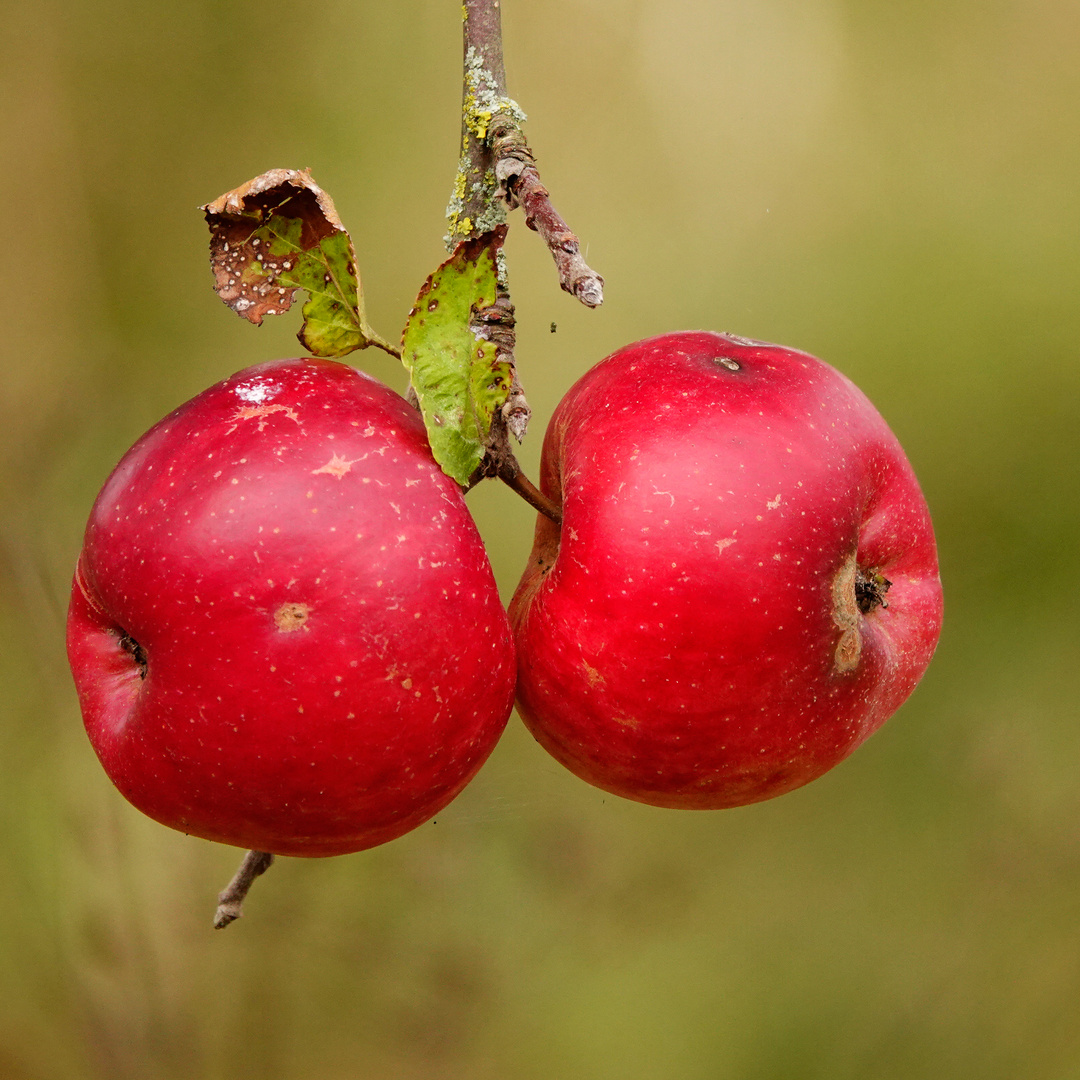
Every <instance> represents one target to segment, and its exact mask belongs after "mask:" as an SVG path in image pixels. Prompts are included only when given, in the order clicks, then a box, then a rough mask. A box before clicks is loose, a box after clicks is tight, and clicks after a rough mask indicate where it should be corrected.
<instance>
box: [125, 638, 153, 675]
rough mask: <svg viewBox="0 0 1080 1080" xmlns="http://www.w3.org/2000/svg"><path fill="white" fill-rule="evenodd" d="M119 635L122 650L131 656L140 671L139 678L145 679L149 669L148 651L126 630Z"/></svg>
mask: <svg viewBox="0 0 1080 1080" xmlns="http://www.w3.org/2000/svg"><path fill="white" fill-rule="evenodd" d="M119 634H120V648H121V649H123V650H124V652H126V653H130V654H131V658H132V660H134V661H135V664H136V666H137V667H138V669H139V678H140V679H145V678H146V669H147V659H146V650H145V649H144V648H143V647H142V646H141V645H140V644H139V643H138V642H137V641H136V640H135V639H134V638H133V637H132V636H131V635H130V634H129V633H128V632H127V631H126V630H120V631H119Z"/></svg>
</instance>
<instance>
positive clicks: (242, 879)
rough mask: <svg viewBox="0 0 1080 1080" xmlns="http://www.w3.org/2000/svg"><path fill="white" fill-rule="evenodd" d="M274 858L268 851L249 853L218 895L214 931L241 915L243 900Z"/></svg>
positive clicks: (223, 927) (221, 928) (222, 928)
mask: <svg viewBox="0 0 1080 1080" xmlns="http://www.w3.org/2000/svg"><path fill="white" fill-rule="evenodd" d="M273 861H274V856H273V855H271V854H270V852H268V851H249V852H248V853H247V854H246V855H245V856H244V861H243V862H242V863H241V864H240V869H239V870H237V871H236V874H235V875H234V876H233V879H232V881H230V882H229V884H228V885H226V886H225V888H224V890H223V891H222V892H221V893H220V894H219V895H218V906H217V911H216V912H215V913H214V929H215V930H224V929H225V927H226V926H228V925H229V923H231V922H235V921H236V920H237V919H239V918H240V916H241V915H243V911H242V910H241V909H242V908H243V906H244V898H245V897H246V896H247V894H248V890H249V889H250V888H251V886H252V885H253V884H254V883H255V879H256V878H257V877H258V876H259V875H260V874H265V873H266V871H267V870H269V869H270V864H271V863H272V862H273Z"/></svg>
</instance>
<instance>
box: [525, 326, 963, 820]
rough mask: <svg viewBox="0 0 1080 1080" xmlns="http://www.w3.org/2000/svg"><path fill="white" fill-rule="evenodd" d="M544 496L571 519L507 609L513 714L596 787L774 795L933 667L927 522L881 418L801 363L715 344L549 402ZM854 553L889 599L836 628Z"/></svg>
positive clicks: (669, 349)
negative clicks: (881, 579)
mask: <svg viewBox="0 0 1080 1080" xmlns="http://www.w3.org/2000/svg"><path fill="white" fill-rule="evenodd" d="M541 479H542V484H543V486H544V489H545V490H546V491H547V493H548V494H550V495H553V496H555V497H561V499H562V501H563V512H564V520H563V524H562V528H561V531H560V530H559V529H558V528H557V527H556V526H554V525H552V524H550V523H549V522H547V521H546V519H541V520H540V521H539V523H538V526H537V538H536V546H535V549H534V552H533V556H532V558H531V559H530V563H529V566H528V568H527V569H526V571H525V574H524V576H523V578H522V582H521V584H520V586H519V588H518V592H517V594H516V596H515V598H514V602H513V603H512V605H511V620H512V622H513V623H514V624H515V627H516V640H517V646H518V657H519V674H518V704H519V710H520V712H521V714H522V716H523V717H524V719H525V721H526V723H527V724H528V725H529V727H530V729H531V730H532V732H533V733H534V735H535V736H536V738H537V739H538V740H539V741H540V742H541V743H542V744H543V745H544V746H545V747H546V748H547V749H548V750H549V751H550V752H551V753H552V754H553V755H554V756H555V757H556V758H558V759H559V760H560V761H561V762H563V763H564V764H565V765H566V766H567V767H568V768H570V769H571V770H573V771H574V772H575V773H577V774H578V775H579V776H581V777H583V778H584V779H585V780H588V781H589V782H590V783H593V784H595V785H597V786H598V787H601V788H604V789H606V790H608V791H612V792H614V793H616V794H619V795H624V796H626V797H628V798H632V799H637V800H639V801H642V802H648V803H654V804H657V805H661V806H673V807H696V808H711V807H725V806H736V805H741V804H743V803H748V802H755V801H758V800H761V799H767V798H770V797H772V796H775V795H779V794H781V793H783V792H785V791H789V790H791V789H792V788H796V787H799V786H800V785H802V784H805V783H807V782H808V781H810V780H812V779H814V778H815V777H817V776H820V775H821V774H822V773H823V772H825V771H826V770H827V769H829V768H831V767H832V766H833V765H835V764H836V763H837V762H839V761H840V760H841V759H843V758H844V757H846V756H847V755H848V754H850V753H851V751H852V750H854V749H855V747H857V746H858V745H859V744H860V743H861V742H862V741H863V740H864V739H866V738H867V737H868V736H869V735H870V734H871V733H872V732H873V731H875V730H876V729H877V728H878V727H879V726H880V725H881V724H882V723H884V721H885V720H886V719H887V718H888V717H889V716H890V715H891V714H892V713H893V712H894V711H895V710H896V709H897V708H898V707H899V705H900V704H901V703H902V702H903V701H904V699H905V698H906V697H907V696H908V695H909V694H910V693H911V691H912V690H913V688H914V687H915V684H916V683H917V682H918V680H919V678H920V677H921V675H922V673H923V671H924V670H925V668H926V666H927V664H928V663H929V661H930V658H931V656H932V654H933V652H934V647H935V645H936V643H937V639H938V634H939V631H940V624H941V610H942V608H941V586H940V581H939V578H938V567H937V556H936V550H935V545H934V537H933V530H932V527H931V523H930V518H929V514H928V512H927V508H926V504H925V501H924V499H923V497H922V494H921V492H920V490H919V486H918V483H917V482H916V479H915V476H914V474H913V472H912V470H911V467H910V465H909V464H908V462H907V459H906V457H905V455H904V453H903V451H902V449H901V448H900V445H899V444H898V442H897V441H896V439H895V437H894V436H893V435H892V433H891V432H890V431H889V429H888V427H887V425H886V424H885V422H884V420H883V419H882V418H881V416H880V415H879V414H878V412H877V410H876V409H875V408H874V407H873V405H871V404H870V402H869V401H868V400H867V399H866V397H865V396H864V395H863V394H862V393H861V391H859V390H858V389H857V388H856V387H855V386H854V385H853V384H852V383H851V382H850V381H849V380H848V379H846V378H845V377H844V376H843V375H841V374H839V373H838V372H837V371H835V370H834V369H833V368H831V367H829V366H828V365H827V364H824V363H822V362H821V361H820V360H817V359H815V358H814V357H812V356H809V355H807V354H805V353H800V352H797V351H795V350H791V349H785V348H781V347H779V346H775V345H767V344H764V343H760V342H749V341H746V340H745V339H740V338H735V337H731V336H727V335H719V334H710V333H686V334H671V335H666V336H664V337H660V338H654V339H651V340H648V341H642V342H638V343H637V344H635V345H631V346H629V347H627V348H625V349H622V350H621V351H619V352H617V353H615V354H614V355H613V356H610V357H608V358H607V359H606V360H604V361H602V362H601V363H600V364H598V365H597V366H596V367H594V368H593V369H592V370H591V371H590V372H588V373H587V374H586V375H585V376H584V377H583V378H582V379H581V380H580V381H579V382H578V383H577V384H576V385H575V386H574V387H572V388H571V390H570V391H569V392H568V394H567V395H566V397H565V398H564V399H563V401H562V403H561V404H560V405H559V408H558V409H557V411H556V413H555V415H554V416H553V418H552V421H551V424H550V426H549V428H548V432H547V435H546V439H545V443H544V452H543V463H542V477H541ZM853 556H854V560H855V562H856V563H857V564H858V566H859V567H860V568H862V569H863V570H864V571H868V572H877V573H881V574H883V575H884V576H885V577H886V578H887V579H889V580H890V581H891V582H892V585H891V588H890V589H889V591H888V593H887V595H886V597H885V599H886V601H887V605H888V606H887V607H883V606H878V607H876V608H874V610H872V611H869V612H867V613H865V614H863V613H862V612H860V611H858V609H857V608H855V607H854V595H853V594H852V595H851V596H850V597H849V598H848V602H847V607H846V615H845V609H844V605H843V604H841V607H840V610H838V607H837V599H836V598H837V595H838V593H837V590H838V589H839V590H840V593H843V588H842V585H843V578H842V576H843V573H844V569H845V566H846V567H847V573H848V578H849V579H850V576H851V571H852V570H853V569H854V567H853V565H852V562H851V560H852V557H853ZM838 575H840V577H841V581H840V584H839V585H838ZM849 591H850V590H849ZM845 632H846V633H847V637H846V638H845V637H844V634H845ZM842 639H843V640H842ZM856 654H857V660H856V661H855V662H854V663H852V661H853V658H854V657H855V656H856Z"/></svg>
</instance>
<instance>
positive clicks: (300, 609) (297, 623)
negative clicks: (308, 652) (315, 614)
mask: <svg viewBox="0 0 1080 1080" xmlns="http://www.w3.org/2000/svg"><path fill="white" fill-rule="evenodd" d="M310 615H311V608H310V607H309V606H308V605H307V604H298V603H293V602H289V603H286V604H282V605H281V607H279V608H278V609H277V611H275V612H274V623H275V624H276V626H277V628H278V630H279V631H280V632H281V633H282V634H291V633H292V632H293V631H294V630H306V629H307V625H306V624H307V621H308V617H309V616H310Z"/></svg>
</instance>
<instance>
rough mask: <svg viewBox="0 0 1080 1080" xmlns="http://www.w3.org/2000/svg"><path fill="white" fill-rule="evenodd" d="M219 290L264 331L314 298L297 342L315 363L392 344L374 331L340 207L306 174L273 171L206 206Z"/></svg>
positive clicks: (305, 311)
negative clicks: (299, 296)
mask: <svg viewBox="0 0 1080 1080" xmlns="http://www.w3.org/2000/svg"><path fill="white" fill-rule="evenodd" d="M202 209H203V211H204V213H205V214H206V220H207V223H208V224H209V226H210V264H211V266H212V268H213V271H214V289H215V291H216V292H217V294H218V295H219V296H220V297H221V299H222V300H223V301H224V302H225V303H226V304H228V306H229V307H231V308H232V309H233V311H235V312H236V313H237V314H238V315H240V316H241V317H243V318H245V319H247V320H248V321H249V322H252V323H254V324H255V325H256V326H258V325H260V324H261V323H262V321H263V318H264V316H266V315H280V314H283V313H284V312H286V311H288V310H289V308H290V307H291V306H292V303H293V299H294V298H295V296H296V291H297V290H298V289H304V290H306V291H307V293H308V297H309V298H308V300H307V302H306V303H305V304H304V307H303V316H304V325H303V326H302V327H301V328H300V332H299V334H297V337H298V338H299V339H300V341H301V343H302V344H303V345H304V347H305V348H306V349H308V350H309V351H310V352H312V353H314V354H315V355H316V356H345V355H346V354H347V353H350V352H353V351H354V350H356V349H363V348H366V347H367V346H368V345H377V346H379V347H380V348H383V349H386V350H387V351H388V352H393V353H396V352H397V350H396V349H394V348H393V347H392V346H390V345H388V344H387V343H386V342H385V341H383V340H382V338H380V337H379V336H378V334H376V333H375V331H374V330H372V328H371V327H370V326H369V325H368V323H367V320H366V318H365V316H364V297H363V292H362V291H361V287H360V278H359V276H358V274H357V271H356V253H355V251H354V250H353V245H352V240H351V239H350V238H349V234H348V233H347V232H346V231H345V228H344V226H343V225H342V224H341V220H340V218H339V217H338V215H337V211H336V210H335V208H334V203H333V200H332V199H331V198H330V196H329V195H327V193H326V192H325V191H323V190H322V188H320V187H319V186H318V184H316V183H315V181H314V180H312V178H311V174H310V173H309V172H307V171H306V170H303V171H297V170H295V169H272V170H271V171H270V172H266V173H263V174H262V176H257V177H256V178H255V179H254V180H250V181H248V183H246V184H244V185H242V186H241V187H238V188H236V190H235V191H230V192H226V194H224V195H222V196H221V197H220V198H218V199H215V200H214V201H213V202H212V203H209V204H208V205H206V206H204V207H203V208H202Z"/></svg>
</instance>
